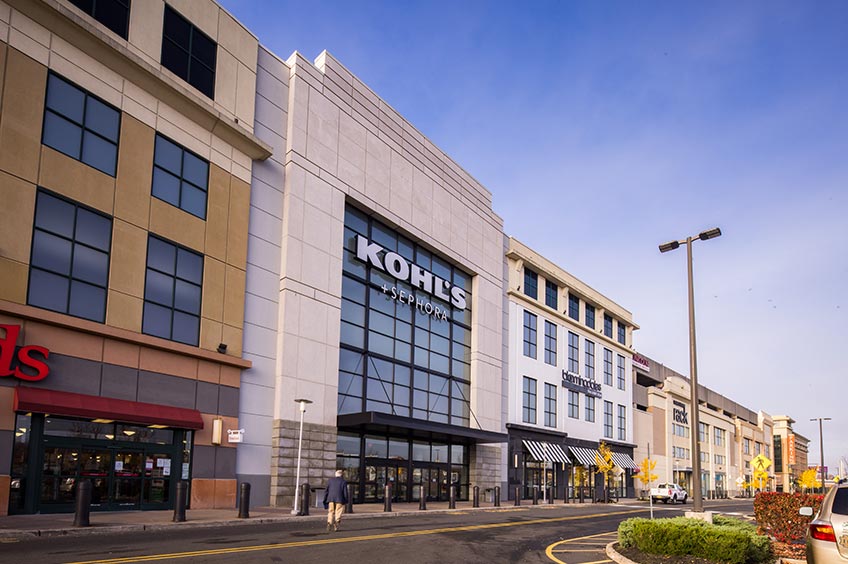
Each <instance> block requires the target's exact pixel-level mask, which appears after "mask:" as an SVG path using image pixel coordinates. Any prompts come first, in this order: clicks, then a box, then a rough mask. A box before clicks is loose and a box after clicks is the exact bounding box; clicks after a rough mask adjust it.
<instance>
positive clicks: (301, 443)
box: [291, 399, 312, 515]
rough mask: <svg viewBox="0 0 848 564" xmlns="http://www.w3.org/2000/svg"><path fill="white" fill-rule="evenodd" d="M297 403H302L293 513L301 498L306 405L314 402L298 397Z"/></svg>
mask: <svg viewBox="0 0 848 564" xmlns="http://www.w3.org/2000/svg"><path fill="white" fill-rule="evenodd" d="M294 401H295V403H298V404H300V436H299V437H298V439H297V473H296V474H295V478H294V509H292V512H291V514H292V515H297V514H298V509H297V500H298V499H300V495H299V494H300V492H299V489H300V453H301V452H302V451H303V414H304V413H306V406H307V405H309V404H310V403H312V401H311V400H308V399H296V400H294Z"/></svg>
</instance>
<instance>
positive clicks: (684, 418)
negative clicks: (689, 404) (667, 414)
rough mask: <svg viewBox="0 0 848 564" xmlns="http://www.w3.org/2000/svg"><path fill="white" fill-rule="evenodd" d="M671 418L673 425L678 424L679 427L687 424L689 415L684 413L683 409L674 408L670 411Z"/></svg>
mask: <svg viewBox="0 0 848 564" xmlns="http://www.w3.org/2000/svg"><path fill="white" fill-rule="evenodd" d="M672 417H673V418H674V421H675V423H680V424H681V425H688V424H689V414H688V413H686V410H685V409H682V408H677V407H675V408H674V409H673V410H672Z"/></svg>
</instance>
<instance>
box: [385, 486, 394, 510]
mask: <svg viewBox="0 0 848 564" xmlns="http://www.w3.org/2000/svg"><path fill="white" fill-rule="evenodd" d="M383 511H385V512H386V513H390V512H391V511H392V485H391V484H386V487H385V488H383Z"/></svg>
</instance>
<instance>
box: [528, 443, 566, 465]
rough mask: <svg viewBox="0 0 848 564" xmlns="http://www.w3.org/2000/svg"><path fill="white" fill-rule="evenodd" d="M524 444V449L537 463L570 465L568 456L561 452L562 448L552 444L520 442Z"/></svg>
mask: <svg viewBox="0 0 848 564" xmlns="http://www.w3.org/2000/svg"><path fill="white" fill-rule="evenodd" d="M521 442H522V443H524V448H526V449H527V451H528V452H529V453H530V454H531V455H532V456H533V458H535V459H536V460H538V461H539V462H562V463H563V464H571V460H569V458H568V455H566V454H565V451H564V450H562V447H561V446H559V445H556V444H553V443H546V442H541V441H526V440H524V441H521Z"/></svg>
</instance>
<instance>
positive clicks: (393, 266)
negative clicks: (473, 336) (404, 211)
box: [356, 235, 468, 320]
mask: <svg viewBox="0 0 848 564" xmlns="http://www.w3.org/2000/svg"><path fill="white" fill-rule="evenodd" d="M381 254H382V258H381ZM356 258H358V259H359V260H361V261H362V262H364V263H366V264H370V265H371V266H373V267H375V268H378V269H380V270H382V271H383V272H385V273H387V274H388V275H389V276H391V277H392V278H394V279H396V280H398V281H400V282H407V283H409V284H410V285H412V286H413V287H415V288H418V289H420V290H423V291H424V292H427V293H428V294H431V295H433V296H436V297H437V298H439V299H441V300H444V301H446V302H448V303H449V304H451V305H452V306H454V307H455V308H457V309H460V310H463V309H465V308H466V306H467V305H468V304H467V302H466V299H465V290H463V289H462V288H460V287H458V286H453V285H451V283H450V282H449V281H447V280H443V279H442V278H439V277H438V276H436V275H435V274H433V273H432V272H430V271H428V270H425V269H423V268H421V267H420V266H418V265H417V264H414V263H410V262H409V261H407V260H406V259H405V258H403V257H402V256H400V255H399V254H397V253H395V252H393V251H388V252H387V251H386V249H384V248H383V247H381V246H380V245H379V244H378V243H372V242H370V241H369V240H368V239H366V238H365V237H363V236H362V235H357V236H356ZM383 293H385V294H388V295H389V296H390V297H391V298H392V299H393V300H397V301H400V302H403V303H406V304H408V305H413V304H414V305H415V307H416V308H417V309H418V310H420V311H422V312H424V313H426V314H427V315H433V316H435V317H438V318H439V319H442V320H447V313H448V312H447V308H440V307H439V306H437V305H433V304H432V303H431V302H429V301H426V300H422V299H420V298H418V297H417V296H416V295H415V294H413V293H411V292H407V291H406V290H404V289H399V288H397V287H396V286H393V287H391V288H389V287H388V286H386V285H384V286H383Z"/></svg>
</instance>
